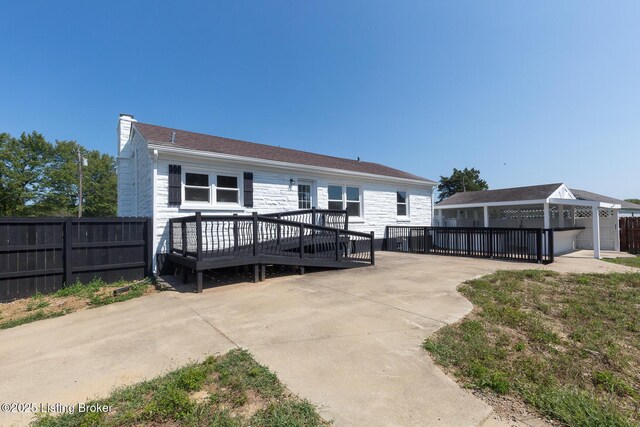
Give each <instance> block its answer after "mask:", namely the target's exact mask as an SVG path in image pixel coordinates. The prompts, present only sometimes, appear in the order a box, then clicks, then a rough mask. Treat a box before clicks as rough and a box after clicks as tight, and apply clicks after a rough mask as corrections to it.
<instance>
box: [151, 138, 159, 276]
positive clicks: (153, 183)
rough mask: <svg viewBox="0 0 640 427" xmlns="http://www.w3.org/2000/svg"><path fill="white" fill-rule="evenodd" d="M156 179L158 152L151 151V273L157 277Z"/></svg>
mask: <svg viewBox="0 0 640 427" xmlns="http://www.w3.org/2000/svg"><path fill="white" fill-rule="evenodd" d="M157 179H158V150H153V180H152V181H151V186H152V191H151V206H153V211H152V212H153V214H152V215H153V217H152V218H151V224H152V227H153V234H152V235H153V243H152V248H153V260H152V265H153V273H154V274H155V275H156V276H157V275H158V266H157V255H158V242H157V240H158V238H157V235H158V233H157V230H158V224H157V221H158V215H157V203H156V201H157V200H158V199H157V197H156V180H157Z"/></svg>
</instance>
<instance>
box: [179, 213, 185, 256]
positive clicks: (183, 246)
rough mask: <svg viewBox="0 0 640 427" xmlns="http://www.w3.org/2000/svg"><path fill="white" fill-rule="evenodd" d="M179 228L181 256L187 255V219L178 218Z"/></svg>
mask: <svg viewBox="0 0 640 427" xmlns="http://www.w3.org/2000/svg"><path fill="white" fill-rule="evenodd" d="M180 229H181V230H182V256H184V257H186V256H187V220H186V219H181V220H180Z"/></svg>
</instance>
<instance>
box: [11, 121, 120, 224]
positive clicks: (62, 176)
mask: <svg viewBox="0 0 640 427" xmlns="http://www.w3.org/2000/svg"><path fill="white" fill-rule="evenodd" d="M78 151H80V153H81V154H82V156H83V157H84V158H86V159H87V163H88V164H87V166H84V167H83V187H84V188H83V209H82V210H83V216H115V215H116V205H117V193H116V191H117V190H116V188H117V186H116V171H115V159H114V158H113V156H110V155H108V154H102V153H100V152H98V151H95V150H94V151H88V150H86V149H85V148H84V147H82V146H81V145H80V144H78V143H77V142H75V141H56V143H55V145H54V144H51V143H49V142H47V141H46V140H45V138H44V137H43V136H42V135H41V134H39V133H37V132H32V133H31V134H26V133H23V134H22V135H21V136H20V138H14V137H12V136H11V135H9V134H7V133H2V134H0V216H76V215H77V214H78V184H79V170H78Z"/></svg>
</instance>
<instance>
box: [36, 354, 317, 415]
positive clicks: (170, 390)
mask: <svg viewBox="0 0 640 427" xmlns="http://www.w3.org/2000/svg"><path fill="white" fill-rule="evenodd" d="M90 404H99V405H108V406H109V407H110V411H109V412H108V413H97V412H94V413H90V414H82V413H80V414H79V413H75V414H64V415H60V416H57V417H52V416H44V417H41V418H39V419H37V420H36V421H35V422H34V423H33V425H35V426H39V427H54V426H55V427H62V426H65V427H66V426H81V425H86V426H157V425H168V426H177V425H181V426H183V425H184V426H219V427H223V426H225V427H232V426H238V427H239V426H265V427H268V426H273V427H276V426H277V427H289V426H290V427H294V426H300V427H312V426H326V425H328V423H327V422H325V421H324V420H323V419H322V418H320V416H319V415H318V413H317V412H316V408H315V407H314V406H313V405H312V404H310V403H309V402H307V401H305V400H301V399H300V398H298V397H296V396H293V395H291V393H289V392H288V391H287V390H286V389H285V388H284V386H283V385H282V383H280V381H279V380H278V378H277V377H276V375H275V374H273V373H272V372H270V371H269V370H268V369H267V368H265V367H264V366H262V365H259V364H258V363H256V362H255V361H254V360H253V358H252V357H251V355H250V354H249V353H248V352H247V351H245V350H232V351H230V352H229V353H227V354H226V355H224V356H219V357H213V356H211V357H209V358H207V359H206V360H205V361H204V362H202V363H196V364H191V365H189V366H186V367H184V368H181V369H178V370H177V371H173V372H170V373H169V374H167V375H164V376H162V377H158V378H156V379H153V380H151V381H147V382H143V383H140V384H136V385H133V386H129V387H125V388H121V389H118V390H116V391H115V392H113V394H111V396H109V397H108V398H106V399H102V400H99V401H95V402H90Z"/></svg>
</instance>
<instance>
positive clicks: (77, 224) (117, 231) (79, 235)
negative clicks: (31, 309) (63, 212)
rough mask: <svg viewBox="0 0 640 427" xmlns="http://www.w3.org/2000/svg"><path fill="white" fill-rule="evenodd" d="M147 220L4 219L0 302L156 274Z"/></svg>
mask: <svg viewBox="0 0 640 427" xmlns="http://www.w3.org/2000/svg"><path fill="white" fill-rule="evenodd" d="M151 233H152V226H151V220H150V219H147V218H66V219H65V218H0V301H7V300H12V299H16V298H24V297H28V296H31V295H34V294H35V293H36V292H39V293H43V294H46V293H51V292H55V291H56V290H58V289H61V288H62V287H63V286H64V284H65V283H75V282H76V280H80V281H81V282H88V281H90V280H92V279H93V278H99V279H102V280H104V281H105V282H114V281H116V280H119V279H125V280H135V279H141V278H143V277H145V276H149V275H151V274H152V272H151V268H152V256H153V249H152V248H151V242H152V238H151Z"/></svg>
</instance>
